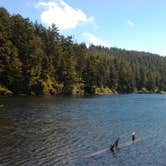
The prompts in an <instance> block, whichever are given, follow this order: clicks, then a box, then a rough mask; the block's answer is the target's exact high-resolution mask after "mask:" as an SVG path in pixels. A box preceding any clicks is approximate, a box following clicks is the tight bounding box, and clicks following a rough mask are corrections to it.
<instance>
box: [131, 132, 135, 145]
mask: <svg viewBox="0 0 166 166" xmlns="http://www.w3.org/2000/svg"><path fill="white" fill-rule="evenodd" d="M132 141H133V143H134V141H135V132H132Z"/></svg>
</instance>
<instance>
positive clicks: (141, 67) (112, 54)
mask: <svg viewBox="0 0 166 166" xmlns="http://www.w3.org/2000/svg"><path fill="white" fill-rule="evenodd" d="M165 69H166V58H165V57H161V56H158V55H154V54H150V53H146V52H137V51H126V50H122V49H117V48H104V47H101V46H94V45H91V46H90V47H89V48H87V47H86V45H85V44H84V43H81V44H77V43H73V40H72V37H70V36H67V37H65V36H63V35H61V34H60V33H59V32H58V29H57V27H56V26H55V25H52V26H51V27H49V28H48V29H47V28H45V27H43V26H42V25H41V24H38V23H37V22H35V23H32V22H30V20H29V19H24V18H23V17H22V16H20V15H10V14H9V13H8V12H7V11H6V10H5V9H4V8H0V86H1V87H2V88H1V89H2V90H1V94H6V93H9V92H10V94H12V92H13V93H14V94H31V95H41V94H67V95H71V94H81V95H82V94H95V93H96V92H97V91H98V92H100V93H102V91H103V92H104V91H105V92H106V91H107V92H111V90H112V92H114V93H115V92H118V93H135V92H140V93H148V92H150V93H157V92H160V91H166V77H165V74H166V72H165ZM108 88H109V89H111V90H110V91H109V89H108Z"/></svg>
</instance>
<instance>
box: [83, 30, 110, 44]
mask: <svg viewBox="0 0 166 166" xmlns="http://www.w3.org/2000/svg"><path fill="white" fill-rule="evenodd" d="M82 36H83V37H84V38H85V39H86V40H87V44H88V46H89V45H90V44H93V45H96V46H97V45H101V46H105V47H110V45H109V44H108V43H107V42H106V41H104V40H102V39H99V38H98V37H96V36H95V35H93V34H91V33H88V32H86V33H82Z"/></svg>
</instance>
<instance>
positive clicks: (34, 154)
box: [0, 94, 166, 166]
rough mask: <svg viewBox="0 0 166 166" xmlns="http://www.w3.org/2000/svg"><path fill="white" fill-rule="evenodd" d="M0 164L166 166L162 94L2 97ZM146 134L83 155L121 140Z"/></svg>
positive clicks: (165, 103)
mask: <svg viewBox="0 0 166 166" xmlns="http://www.w3.org/2000/svg"><path fill="white" fill-rule="evenodd" d="M0 104H3V107H2V108H0V165H2V166H8V165H13V166H15V165H16V166H17V165H21V166H22V165H23V166H24V165H25V166H27V165H28V166H31V165H32V166H33V165H35V166H38V165H48V166H54V165H58V166H59V165H60V166H61V165H69V166H70V165H71V166H72V165H81V166H82V165H85V166H87V165H89V166H93V165H95V166H101V165H106V166H107V165H123V166H125V165H126V166H127V165H154V166H156V165H166V158H165V156H166V134H165V133H166V95H161V94H132V95H104V96H95V97H82V98H71V97H2V98H0ZM133 131H135V132H136V138H146V139H142V140H141V141H138V142H137V143H135V144H132V145H129V146H125V147H122V148H120V149H119V150H118V151H115V153H111V152H106V153H102V154H100V155H97V156H94V157H89V158H84V157H83V156H85V155H88V154H92V153H94V152H96V151H98V150H102V149H104V148H108V147H109V146H110V144H111V143H113V142H114V141H115V139H116V138H117V137H118V136H119V137H120V143H125V142H128V141H130V140H131V133H132V132H133Z"/></svg>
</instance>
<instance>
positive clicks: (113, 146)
mask: <svg viewBox="0 0 166 166" xmlns="http://www.w3.org/2000/svg"><path fill="white" fill-rule="evenodd" d="M114 148H115V145H114V144H112V145H111V146H110V151H112V152H114Z"/></svg>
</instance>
